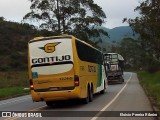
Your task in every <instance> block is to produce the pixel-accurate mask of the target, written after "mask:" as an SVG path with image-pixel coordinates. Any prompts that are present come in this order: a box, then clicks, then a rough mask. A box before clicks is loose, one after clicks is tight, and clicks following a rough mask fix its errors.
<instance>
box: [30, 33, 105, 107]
mask: <svg viewBox="0 0 160 120" xmlns="http://www.w3.org/2000/svg"><path fill="white" fill-rule="evenodd" d="M28 70H29V79H30V89H31V95H32V99H33V101H36V102H38V101H45V102H46V104H47V105H48V106H51V105H52V103H53V102H54V101H58V100H67V99H76V98H79V99H82V100H83V101H84V102H85V103H88V102H91V101H92V100H93V94H95V93H97V92H102V93H104V92H105V89H106V83H107V82H106V75H105V69H104V65H103V54H102V52H101V51H99V50H98V49H96V48H94V47H93V46H91V45H90V44H88V43H86V42H84V41H82V40H79V39H77V38H75V37H74V36H71V35H62V36H52V37H38V38H35V39H33V40H30V41H29V43H28Z"/></svg>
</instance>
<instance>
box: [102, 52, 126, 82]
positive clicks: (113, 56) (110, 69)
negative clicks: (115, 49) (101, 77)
mask: <svg viewBox="0 0 160 120" xmlns="http://www.w3.org/2000/svg"><path fill="white" fill-rule="evenodd" d="M104 64H105V71H106V77H107V80H108V84H111V83H113V82H116V83H123V82H124V78H123V70H124V58H123V57H122V56H121V55H120V54H118V53H105V54H104Z"/></svg>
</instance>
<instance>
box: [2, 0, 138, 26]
mask: <svg viewBox="0 0 160 120" xmlns="http://www.w3.org/2000/svg"><path fill="white" fill-rule="evenodd" d="M94 1H95V3H97V4H98V5H99V6H101V7H102V9H103V11H104V12H105V13H106V16H107V19H106V24H104V25H103V26H105V27H107V28H114V27H118V26H126V25H127V24H126V23H122V20H123V18H125V17H127V18H135V17H136V16H138V13H136V12H134V9H135V7H136V6H138V5H139V3H138V1H139V0H94ZM29 8H30V2H29V1H28V0H0V16H3V17H4V18H6V20H10V21H15V22H20V21H21V20H22V18H23V16H24V15H25V14H26V13H28V12H29V11H30V9H29Z"/></svg>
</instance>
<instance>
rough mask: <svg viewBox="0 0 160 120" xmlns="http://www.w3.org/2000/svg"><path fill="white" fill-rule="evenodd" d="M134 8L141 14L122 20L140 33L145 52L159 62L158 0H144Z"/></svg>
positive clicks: (159, 18)
mask: <svg viewBox="0 0 160 120" xmlns="http://www.w3.org/2000/svg"><path fill="white" fill-rule="evenodd" d="M135 10H136V11H139V13H140V15H141V16H140V17H136V18H135V19H128V20H127V19H124V21H127V22H128V23H129V24H130V26H131V27H132V28H133V29H134V30H135V32H137V33H139V34H140V38H141V39H140V40H141V44H142V46H143V48H144V49H145V51H146V52H147V54H148V55H149V56H152V59H154V60H156V61H159V62H160V22H159V21H160V1H159V0H145V1H143V2H141V3H140V6H138V7H136V9H135Z"/></svg>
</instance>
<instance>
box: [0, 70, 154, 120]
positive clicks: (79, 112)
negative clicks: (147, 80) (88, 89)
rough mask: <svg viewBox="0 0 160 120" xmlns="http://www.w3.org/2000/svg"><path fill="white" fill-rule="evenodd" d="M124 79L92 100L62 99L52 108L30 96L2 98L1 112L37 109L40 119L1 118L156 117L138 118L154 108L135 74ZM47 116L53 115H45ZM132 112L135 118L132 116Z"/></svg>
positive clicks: (121, 119)
mask: <svg viewBox="0 0 160 120" xmlns="http://www.w3.org/2000/svg"><path fill="white" fill-rule="evenodd" d="M124 79H125V82H124V83H123V84H112V85H109V86H108V87H107V89H106V93H105V94H96V95H94V100H93V102H90V103H89V104H82V103H81V102H80V101H64V102H61V103H59V104H56V105H54V106H53V107H47V106H46V104H45V102H38V103H36V102H32V100H31V96H30V95H26V96H22V97H17V98H12V99H8V100H3V101H0V111H1V112H3V111H5V112H6V111H8V112H11V111H18V112H19V113H22V112H25V114H27V115H28V113H29V114H30V113H32V112H34V113H38V112H40V114H41V115H42V118H24V117H23V118H21V117H16V118H9V117H5V118H4V117H3V118H2V117H1V118H0V120H1V119H2V120H16V119H24V120H25V119H37V120H39V119H40V120H41V119H42V120H50V119H52V120H74V119H75V120H155V118H154V117H140V116H141V115H151V114H148V113H146V112H147V111H148V112H149V113H150V112H152V111H153V110H152V107H151V104H150V102H149V100H148V98H147V96H146V94H145V93H144V91H143V89H142V87H141V86H140V84H139V81H138V79H137V75H136V74H135V73H129V72H126V73H125V74H124ZM57 111H58V112H57ZM41 112H42V113H41ZM145 113H146V114H145ZM25 114H23V115H24V116H25ZM40 114H37V115H40ZM19 115H22V114H19ZM47 115H48V116H49V115H51V116H52V117H44V116H47ZM55 115H57V116H56V117H55ZM135 115H136V116H138V117H133V116H135ZM53 116H54V117H53ZM127 116H128V117H127ZM130 116H131V117H130ZM151 116H153V115H151Z"/></svg>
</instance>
